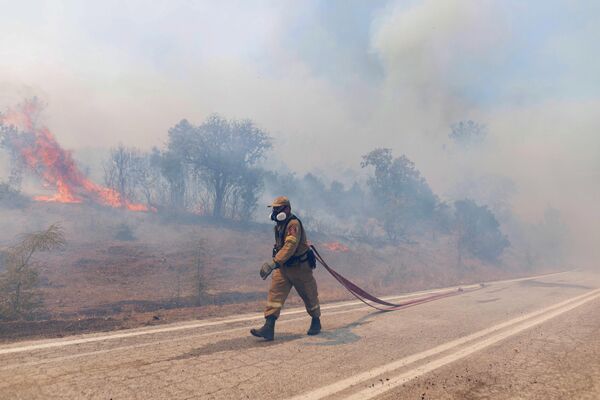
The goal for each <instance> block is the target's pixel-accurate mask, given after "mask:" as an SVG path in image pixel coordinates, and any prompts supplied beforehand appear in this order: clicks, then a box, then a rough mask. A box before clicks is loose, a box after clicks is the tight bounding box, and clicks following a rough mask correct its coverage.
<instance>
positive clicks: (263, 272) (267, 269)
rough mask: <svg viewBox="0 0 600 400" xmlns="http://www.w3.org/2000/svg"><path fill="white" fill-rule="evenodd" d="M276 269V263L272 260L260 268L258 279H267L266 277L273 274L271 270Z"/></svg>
mask: <svg viewBox="0 0 600 400" xmlns="http://www.w3.org/2000/svg"><path fill="white" fill-rule="evenodd" d="M275 268H277V263H276V262H275V261H273V260H271V261H268V262H266V263H264V264H263V265H262V267H260V277H261V278H262V279H263V281H264V280H265V279H267V277H268V276H269V275H270V274H271V272H273V270H274V269H275Z"/></svg>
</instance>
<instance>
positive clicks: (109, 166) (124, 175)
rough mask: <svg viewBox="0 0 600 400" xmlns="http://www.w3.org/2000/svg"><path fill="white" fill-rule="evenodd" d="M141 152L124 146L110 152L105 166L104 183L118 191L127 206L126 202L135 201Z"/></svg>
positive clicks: (123, 203)
mask: <svg viewBox="0 0 600 400" xmlns="http://www.w3.org/2000/svg"><path fill="white" fill-rule="evenodd" d="M139 159H140V152H139V151H138V150H137V149H134V148H131V147H125V146H123V145H122V144H120V145H118V146H117V147H113V148H112V149H111V150H110V157H109V159H108V161H107V162H106V163H105V165H104V183H105V184H106V186H108V187H109V188H111V189H114V190H116V191H117V192H118V193H119V196H120V198H121V203H122V205H123V206H125V205H126V204H125V202H126V201H133V200H135V188H136V184H137V182H136V163H139Z"/></svg>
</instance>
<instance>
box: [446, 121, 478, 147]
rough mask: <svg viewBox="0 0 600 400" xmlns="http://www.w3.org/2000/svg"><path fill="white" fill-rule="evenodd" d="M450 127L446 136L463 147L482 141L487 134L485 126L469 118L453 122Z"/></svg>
mask: <svg viewBox="0 0 600 400" xmlns="http://www.w3.org/2000/svg"><path fill="white" fill-rule="evenodd" d="M450 129H451V132H450V133H449V134H448V137H449V138H450V139H452V140H453V141H454V142H455V143H456V144H458V145H460V146H462V147H465V148H468V147H470V146H472V145H477V144H480V143H482V142H483V141H484V140H485V137H486V136H487V128H486V126H485V125H482V124H479V123H477V122H475V121H471V120H468V121H460V122H457V123H454V124H452V125H451V126H450Z"/></svg>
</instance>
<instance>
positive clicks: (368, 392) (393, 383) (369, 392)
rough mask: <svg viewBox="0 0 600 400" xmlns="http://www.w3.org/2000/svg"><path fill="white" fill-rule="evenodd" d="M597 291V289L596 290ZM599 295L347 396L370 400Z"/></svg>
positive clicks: (350, 398)
mask: <svg viewBox="0 0 600 400" xmlns="http://www.w3.org/2000/svg"><path fill="white" fill-rule="evenodd" d="M596 292H597V291H596ZM598 297H600V294H599V293H596V294H595V295H592V296H590V297H587V298H585V299H583V300H579V301H577V302H575V303H571V304H569V305H567V306H565V307H561V308H559V309H557V310H555V311H551V312H549V313H547V314H545V315H542V316H540V317H537V318H533V319H531V320H529V321H526V322H524V323H522V324H519V325H517V326H515V327H513V328H510V329H508V330H506V331H503V332H500V333H498V334H496V335H493V336H491V337H489V338H486V339H483V340H481V341H479V342H477V343H474V344H473V345H470V346H466V347H464V348H461V349H460V350H458V351H456V352H454V353H452V354H449V355H447V356H444V357H442V358H438V359H436V360H433V361H431V362H428V363H426V364H424V365H421V366H419V367H417V368H414V369H412V370H410V371H407V372H404V373H402V374H400V375H398V376H396V377H394V378H391V379H390V380H389V381H386V382H385V383H384V384H383V385H382V386H377V387H373V388H368V389H365V390H362V391H360V392H358V393H355V394H353V395H351V396H349V397H346V399H347V400H368V399H372V398H374V397H376V396H378V395H380V394H382V393H384V392H387V391H389V390H391V389H393V388H395V387H398V386H400V385H402V384H404V383H406V382H408V381H410V380H411V379H414V378H417V377H419V376H421V375H424V374H426V373H428V372H430V371H433V370H435V369H437V368H440V367H443V366H444V365H446V364H450V363H452V362H454V361H457V360H460V359H461V358H465V357H467V356H469V355H471V354H473V353H475V352H476V351H479V350H483V349H485V348H486V347H489V346H491V345H493V344H496V343H498V342H500V341H501V340H504V339H506V338H509V337H511V336H514V335H516V334H518V333H521V332H523V331H524V330H526V329H530V328H532V327H534V326H536V325H539V324H542V323H544V322H546V321H548V320H550V319H552V318H555V317H557V316H559V315H561V314H564V313H566V312H569V311H571V310H573V309H574V308H577V307H579V306H581V305H583V304H585V303H588V302H590V301H592V300H595V299H597V298H598Z"/></svg>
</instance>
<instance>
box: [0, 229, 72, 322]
mask: <svg viewBox="0 0 600 400" xmlns="http://www.w3.org/2000/svg"><path fill="white" fill-rule="evenodd" d="M65 244H66V240H65V235H64V232H63V229H62V227H61V226H60V225H59V224H57V223H55V224H52V225H50V227H48V229H46V230H43V231H39V232H33V233H28V234H26V235H23V236H22V237H21V238H20V240H19V242H18V243H17V244H16V245H14V246H13V247H10V248H9V249H7V250H6V251H5V252H4V257H3V259H4V264H5V266H6V269H5V270H4V271H3V272H2V274H1V275H0V317H3V318H8V319H16V318H21V317H24V316H29V315H31V313H32V312H33V311H35V309H37V308H38V307H39V306H40V305H41V298H40V296H39V294H38V293H37V291H36V287H37V285H38V270H37V268H36V266H37V265H36V263H35V262H34V261H33V257H34V255H35V254H36V253H38V252H44V251H50V250H54V249H58V248H62V247H64V246H65Z"/></svg>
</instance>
